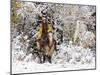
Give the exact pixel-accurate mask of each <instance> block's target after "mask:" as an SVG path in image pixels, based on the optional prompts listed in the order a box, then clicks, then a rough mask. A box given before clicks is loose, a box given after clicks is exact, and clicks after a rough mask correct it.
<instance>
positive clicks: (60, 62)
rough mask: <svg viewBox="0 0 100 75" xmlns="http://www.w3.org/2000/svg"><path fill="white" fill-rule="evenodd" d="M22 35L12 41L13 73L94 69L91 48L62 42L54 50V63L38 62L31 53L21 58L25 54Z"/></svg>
mask: <svg viewBox="0 0 100 75" xmlns="http://www.w3.org/2000/svg"><path fill="white" fill-rule="evenodd" d="M19 38H20V36H18V37H16V38H15V39H14V41H13V42H12V73H30V72H46V71H62V70H79V69H94V68H95V57H94V56H93V52H92V51H91V49H89V48H87V49H84V48H82V47H80V46H75V45H72V44H69V45H66V44H64V43H62V44H61V45H58V46H57V47H58V48H59V51H57V52H54V54H53V56H52V63H51V64H50V63H48V62H46V63H43V64H39V63H37V60H38V59H35V60H32V54H29V55H28V56H27V57H26V58H25V59H24V60H19V58H20V59H21V58H22V57H24V56H25V53H24V52H23V51H22V50H21V47H22V46H21V43H20V41H19Z"/></svg>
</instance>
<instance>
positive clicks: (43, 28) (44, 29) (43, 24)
mask: <svg viewBox="0 0 100 75" xmlns="http://www.w3.org/2000/svg"><path fill="white" fill-rule="evenodd" d="M47 30H48V27H47V23H42V35H47Z"/></svg>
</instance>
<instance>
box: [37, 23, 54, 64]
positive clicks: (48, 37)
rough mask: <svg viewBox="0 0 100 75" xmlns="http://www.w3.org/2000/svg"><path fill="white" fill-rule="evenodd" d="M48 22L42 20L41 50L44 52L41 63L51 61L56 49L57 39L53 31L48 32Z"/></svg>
mask: <svg viewBox="0 0 100 75" xmlns="http://www.w3.org/2000/svg"><path fill="white" fill-rule="evenodd" d="M47 25H48V23H47V22H42V35H41V39H40V41H39V45H40V51H41V52H42V53H41V54H42V56H43V60H42V59H40V61H41V63H44V62H45V61H46V60H47V61H48V62H49V63H52V62H51V58H52V55H53V53H54V50H55V49H56V40H55V39H54V38H53V33H52V32H48V31H47V30H48V26H47Z"/></svg>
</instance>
